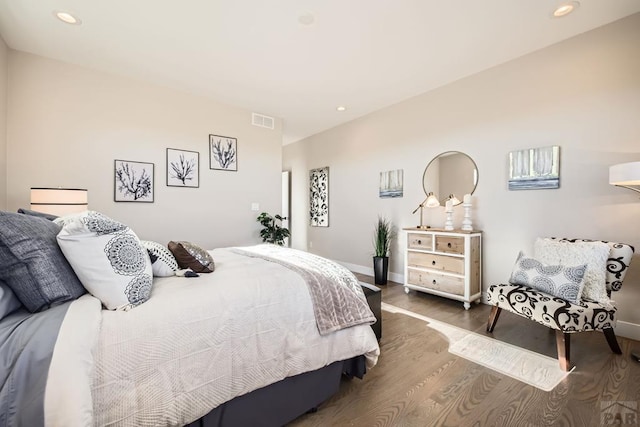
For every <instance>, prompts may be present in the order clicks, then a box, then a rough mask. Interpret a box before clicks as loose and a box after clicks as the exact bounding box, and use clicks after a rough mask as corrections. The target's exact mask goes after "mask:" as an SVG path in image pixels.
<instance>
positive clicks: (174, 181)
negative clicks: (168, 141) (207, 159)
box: [167, 148, 200, 188]
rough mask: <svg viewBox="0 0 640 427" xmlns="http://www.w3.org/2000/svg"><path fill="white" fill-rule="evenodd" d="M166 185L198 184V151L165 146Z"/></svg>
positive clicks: (196, 185)
mask: <svg viewBox="0 0 640 427" xmlns="http://www.w3.org/2000/svg"><path fill="white" fill-rule="evenodd" d="M167 186H169V187H193V188H197V187H199V186H200V153H199V152H197V151H188V150H178V149H175V148H167Z"/></svg>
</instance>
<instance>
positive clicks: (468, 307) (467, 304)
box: [464, 302, 471, 310]
mask: <svg viewBox="0 0 640 427" xmlns="http://www.w3.org/2000/svg"><path fill="white" fill-rule="evenodd" d="M470 308H471V304H469V303H468V302H465V303H464V309H465V310H469V309H470Z"/></svg>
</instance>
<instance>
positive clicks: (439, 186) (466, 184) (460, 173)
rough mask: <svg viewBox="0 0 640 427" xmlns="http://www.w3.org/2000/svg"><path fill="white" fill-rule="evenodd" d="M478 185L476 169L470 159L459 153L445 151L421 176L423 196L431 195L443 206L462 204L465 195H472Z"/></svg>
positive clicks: (432, 161)
mask: <svg viewBox="0 0 640 427" xmlns="http://www.w3.org/2000/svg"><path fill="white" fill-rule="evenodd" d="M477 185H478V168H477V166H476V163H475V162H474V161H473V159H472V158H471V157H469V156H468V155H466V154H465V153H462V152H460V151H446V152H444V153H441V154H438V155H437V156H436V157H435V158H434V159H433V160H431V161H430V162H429V164H428V165H427V168H426V169H425V170H424V175H422V187H423V188H424V192H425V194H427V195H429V193H431V192H432V193H433V195H434V196H436V198H437V199H438V201H440V204H441V205H444V204H445V203H446V202H447V200H449V199H451V200H452V201H453V205H454V206H455V205H459V204H460V203H462V199H463V197H464V195H465V194H473V192H474V191H475V189H476V186H477Z"/></svg>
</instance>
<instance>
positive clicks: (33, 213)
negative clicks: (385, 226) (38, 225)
mask: <svg viewBox="0 0 640 427" xmlns="http://www.w3.org/2000/svg"><path fill="white" fill-rule="evenodd" d="M18 213H20V214H25V215H30V216H37V217H39V218H44V219H48V220H49V221H53V220H54V219H56V218H58V217H57V216H55V215H51V214H48V213H44V212H38V211H32V210H31V209H24V208H20V209H18Z"/></svg>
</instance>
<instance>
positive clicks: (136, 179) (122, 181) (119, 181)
mask: <svg viewBox="0 0 640 427" xmlns="http://www.w3.org/2000/svg"><path fill="white" fill-rule="evenodd" d="M153 169H154V164H153V163H144V162H134V161H131V160H115V161H114V168H113V172H114V173H113V175H114V187H113V200H114V201H116V202H147V203H153V190H154V187H153V186H154V182H153V177H154V175H153V172H154V170H153Z"/></svg>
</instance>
